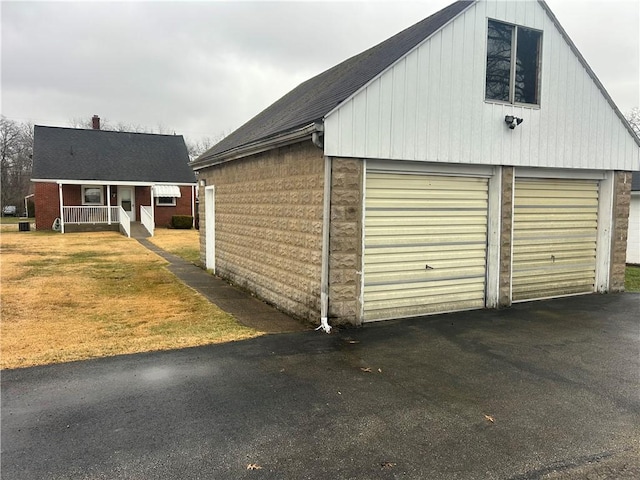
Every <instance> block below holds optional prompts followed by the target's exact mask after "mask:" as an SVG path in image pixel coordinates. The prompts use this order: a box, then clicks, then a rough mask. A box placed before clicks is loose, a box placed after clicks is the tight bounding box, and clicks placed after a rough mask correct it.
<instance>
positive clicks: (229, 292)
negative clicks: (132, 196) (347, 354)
mask: <svg viewBox="0 0 640 480" xmlns="http://www.w3.org/2000/svg"><path fill="white" fill-rule="evenodd" d="M135 238H136V240H138V242H140V243H141V244H142V245H143V246H144V247H146V248H148V249H149V250H151V251H152V252H154V253H156V254H158V255H160V256H161V257H162V258H164V259H165V260H166V261H167V262H169V265H168V266H167V268H168V269H169V271H170V272H171V273H173V274H174V275H175V276H176V277H178V278H179V279H180V280H181V281H182V282H183V283H185V284H186V285H188V286H189V287H191V288H193V289H194V290H196V291H197V292H199V293H201V294H202V295H204V297H205V298H206V299H207V300H209V301H210V302H211V303H213V304H215V305H217V306H218V307H219V308H220V309H222V310H224V311H225V312H227V313H230V314H231V315H233V316H234V318H235V319H236V320H238V322H240V323H241V324H242V325H245V326H247V327H251V328H255V329H256V330H260V331H261V332H267V333H284V332H302V331H305V330H310V329H311V326H310V325H304V324H303V323H302V322H299V321H297V320H295V319H293V318H291V317H289V316H288V315H285V314H284V313H282V312H280V311H278V310H276V309H275V308H274V307H272V306H270V305H268V304H266V303H264V302H262V301H260V300H258V299H257V298H255V297H252V296H251V295H250V294H249V293H247V292H245V291H243V290H240V289H238V288H235V287H233V286H231V285H229V284H228V283H227V282H225V281H224V280H221V279H220V278H218V277H215V276H213V275H211V274H209V273H207V272H206V271H204V270H203V269H201V268H199V267H197V266H195V265H193V264H192V263H189V262H187V261H186V260H183V259H182V258H180V257H178V256H177V255H173V254H171V253H169V252H167V251H165V250H162V249H161V248H160V247H158V246H156V245H154V244H153V243H151V242H150V241H149V240H147V239H146V238H140V237H138V236H136V237H135Z"/></svg>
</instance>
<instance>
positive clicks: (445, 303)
mask: <svg viewBox="0 0 640 480" xmlns="http://www.w3.org/2000/svg"><path fill="white" fill-rule="evenodd" d="M365 196H366V202H365V222H364V226H365V248H364V292H363V301H364V319H365V321H370V320H377V319H384V318H396V317H403V316H413V315H421V314H427V313H433V312H437V311H449V310H455V309H460V310H461V309H466V308H477V306H478V305H479V306H484V295H485V294H484V290H485V277H486V245H487V204H488V183H487V180H486V179H482V178H469V177H442V176H430V175H403V174H389V173H371V172H369V173H367V181H366V193H365ZM443 296H444V297H445V298H443ZM455 305H458V307H455ZM471 305H473V306H471ZM474 306H475V307H474Z"/></svg>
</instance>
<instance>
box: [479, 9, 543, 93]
mask: <svg viewBox="0 0 640 480" xmlns="http://www.w3.org/2000/svg"><path fill="white" fill-rule="evenodd" d="M541 44H542V32H540V31H538V30H532V29H530V28H525V27H519V26H516V25H509V24H507V23H502V22H497V21H495V20H489V28H488V33H487V77H486V89H485V98H486V99H487V100H497V101H499V102H508V103H525V104H530V105H539V104H540V50H541Z"/></svg>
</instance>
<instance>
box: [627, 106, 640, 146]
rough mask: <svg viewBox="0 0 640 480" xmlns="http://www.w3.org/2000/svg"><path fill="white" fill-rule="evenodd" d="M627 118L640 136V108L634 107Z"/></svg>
mask: <svg viewBox="0 0 640 480" xmlns="http://www.w3.org/2000/svg"><path fill="white" fill-rule="evenodd" d="M626 118H627V121H628V122H629V125H631V128H632V129H633V131H634V132H635V134H636V135H637V136H638V137H639V138H640V108H638V107H635V108H632V109H631V111H630V112H629V114H628V115H626Z"/></svg>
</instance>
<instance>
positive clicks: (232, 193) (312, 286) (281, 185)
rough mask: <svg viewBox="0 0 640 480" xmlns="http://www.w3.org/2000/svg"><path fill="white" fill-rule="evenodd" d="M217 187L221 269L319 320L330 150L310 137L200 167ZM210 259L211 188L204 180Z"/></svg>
mask: <svg viewBox="0 0 640 480" xmlns="http://www.w3.org/2000/svg"><path fill="white" fill-rule="evenodd" d="M199 179H201V180H205V182H206V185H207V186H210V185H214V186H215V204H216V207H215V218H216V274H218V275H220V276H221V277H223V278H226V279H228V280H229V281H231V282H232V283H235V284H237V285H239V286H241V287H243V288H246V289H247V290H249V291H251V292H253V293H255V294H256V295H257V296H258V297H259V298H261V299H263V300H266V301H267V302H269V303H272V304H274V305H276V306H277V307H278V308H279V309H281V310H283V311H285V312H286V313H288V314H290V315H293V316H295V317H298V318H300V319H303V320H306V321H309V322H313V323H318V322H319V319H320V282H321V267H322V213H323V194H324V191H323V185H324V183H323V182H324V156H323V152H322V150H321V149H319V148H317V147H315V146H314V145H313V144H312V143H311V142H310V141H307V142H302V143H298V144H294V145H290V146H285V147H281V148H278V149H274V150H271V151H268V152H264V153H260V154H257V155H253V156H250V157H247V158H243V159H240V160H236V161H233V162H229V163H227V164H223V165H222V166H214V167H211V168H207V169H205V170H201V171H200V173H199ZM199 188H200V192H199V196H200V199H201V202H200V252H201V260H202V263H203V264H205V231H206V215H205V211H204V208H205V201H204V198H205V194H204V187H202V186H200V187H199Z"/></svg>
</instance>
